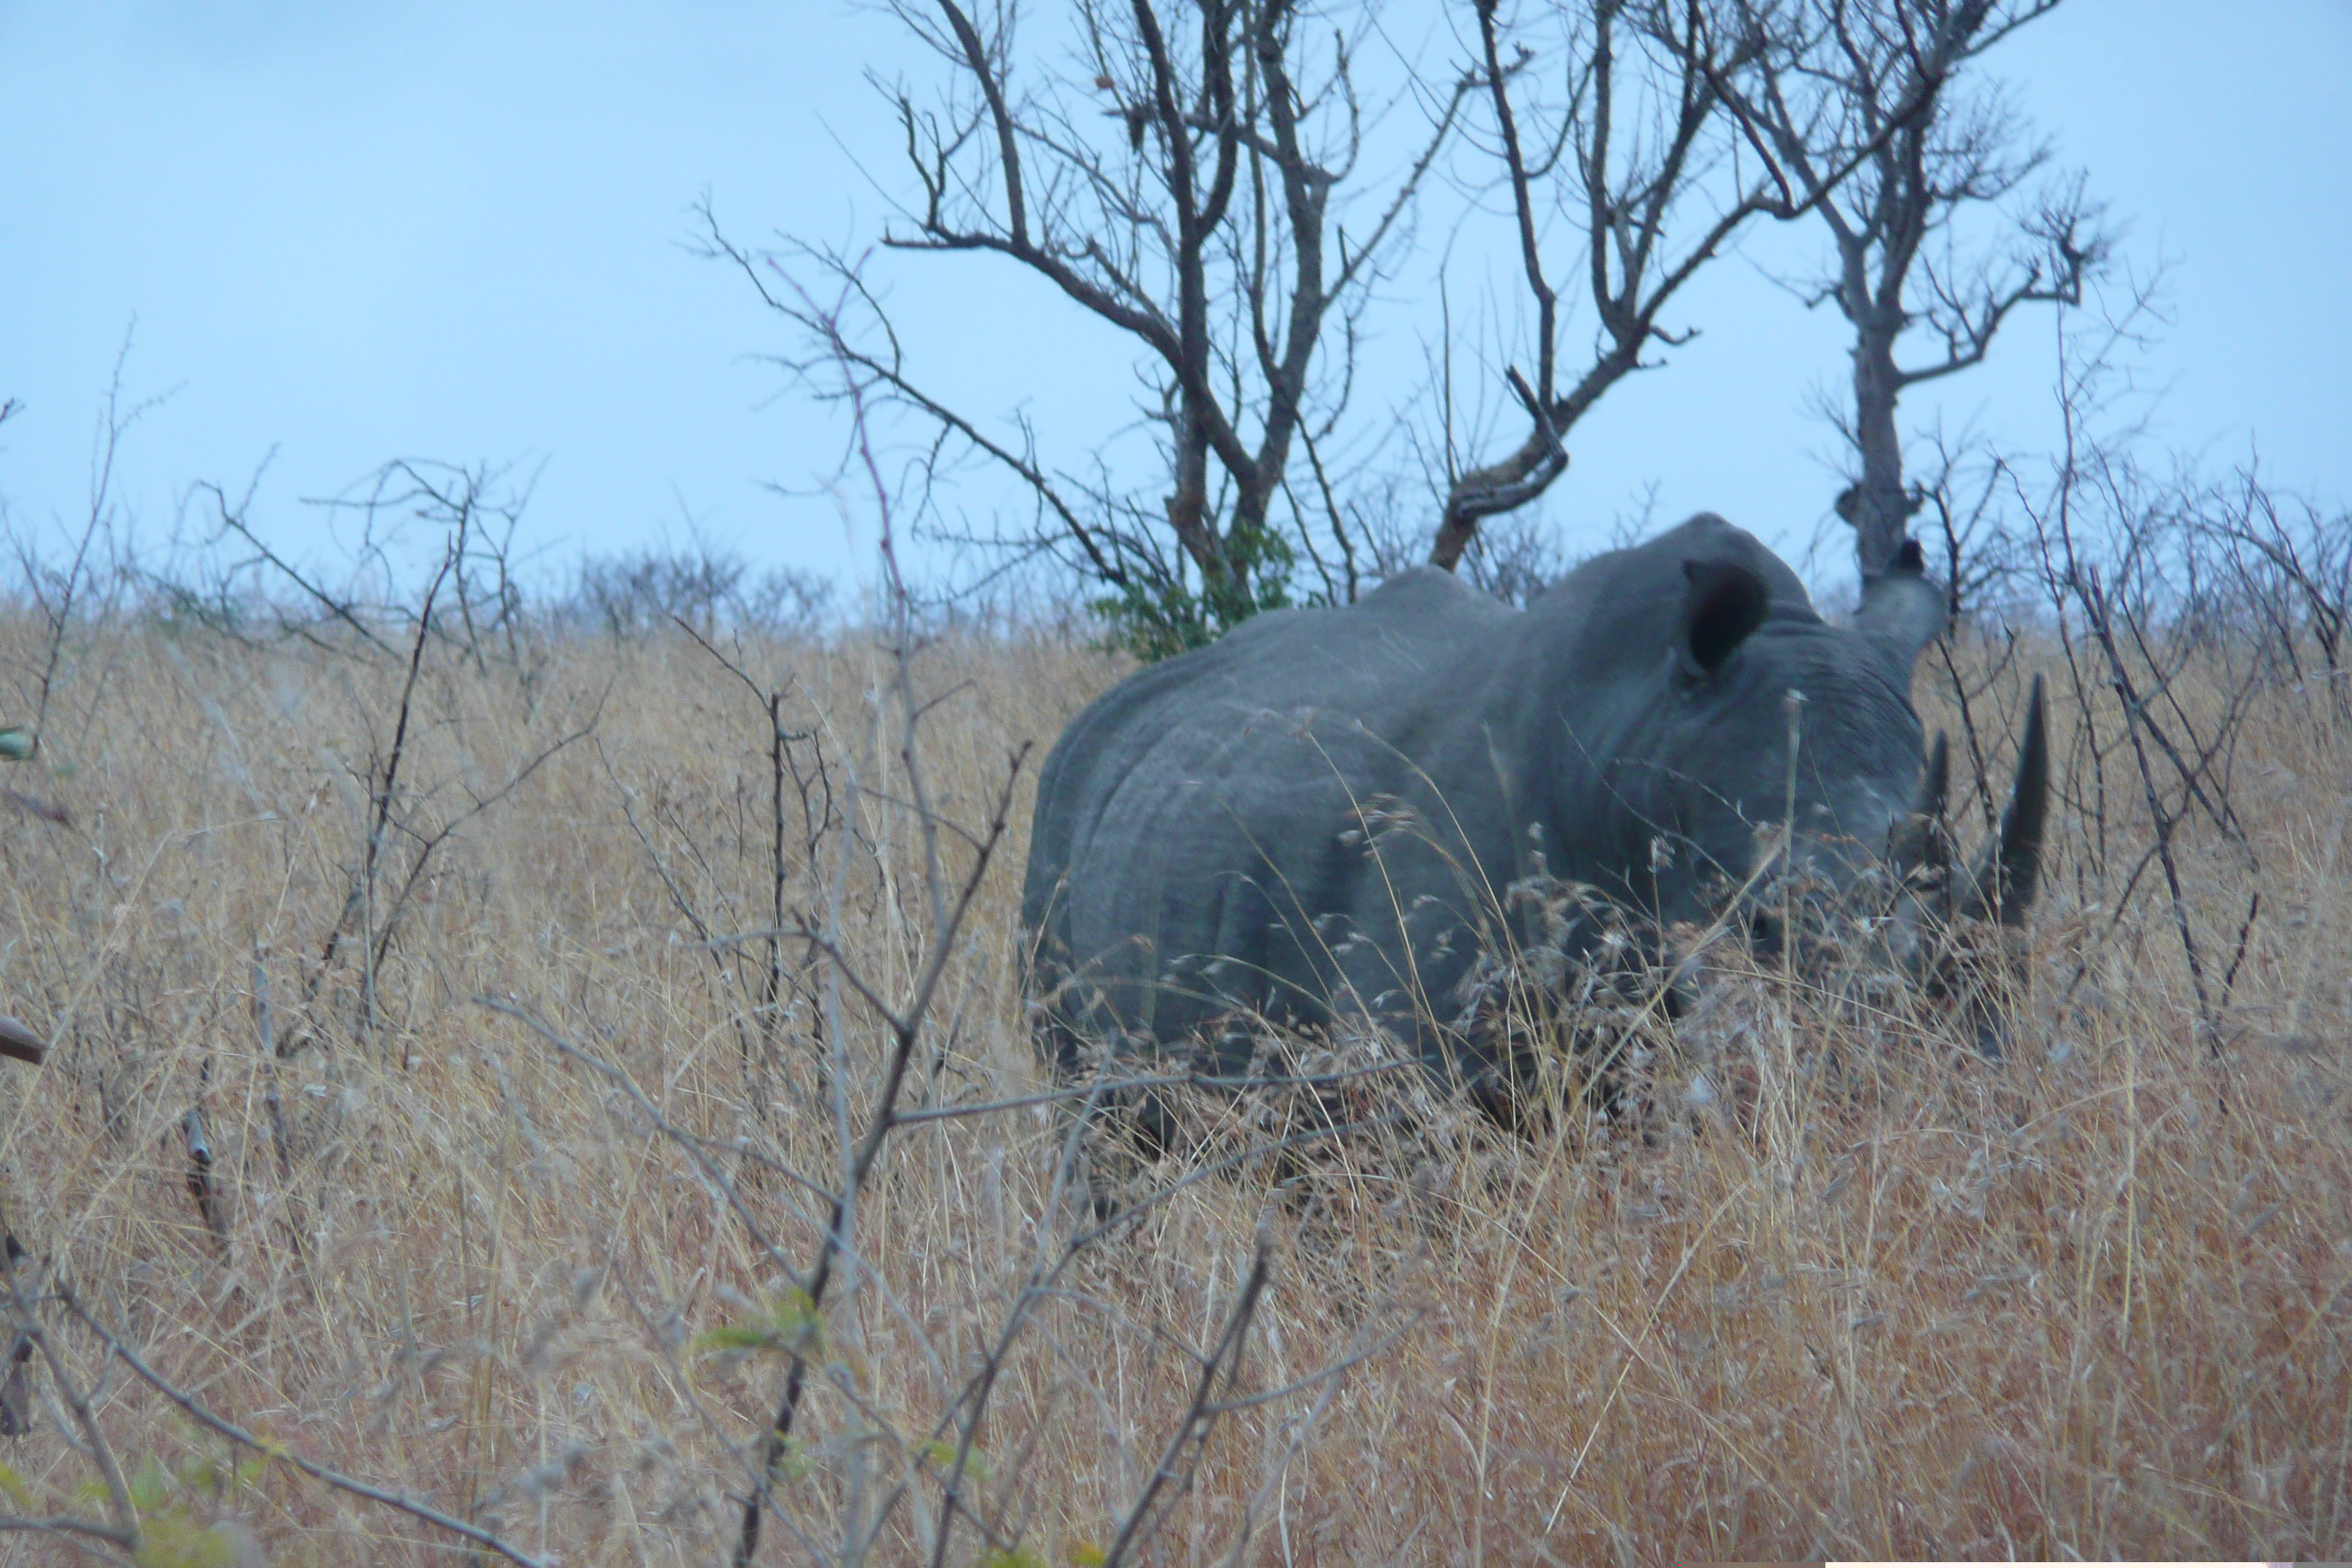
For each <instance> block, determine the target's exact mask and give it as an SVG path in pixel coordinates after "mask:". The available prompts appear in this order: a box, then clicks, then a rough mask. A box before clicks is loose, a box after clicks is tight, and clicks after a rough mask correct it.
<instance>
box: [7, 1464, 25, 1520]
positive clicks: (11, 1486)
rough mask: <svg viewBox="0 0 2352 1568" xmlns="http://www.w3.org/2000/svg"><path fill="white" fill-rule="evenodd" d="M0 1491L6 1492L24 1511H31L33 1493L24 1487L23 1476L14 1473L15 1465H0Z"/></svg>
mask: <svg viewBox="0 0 2352 1568" xmlns="http://www.w3.org/2000/svg"><path fill="white" fill-rule="evenodd" d="M0 1491H5V1492H6V1493H7V1494H8V1495H9V1497H11V1498H13V1499H14V1500H16V1506H17V1507H18V1508H19V1509H22V1510H24V1511H25V1512H26V1513H30V1512H32V1511H33V1494H32V1493H31V1492H30V1491H27V1490H26V1488H25V1478H24V1477H22V1476H20V1475H18V1474H17V1473H16V1468H15V1467H13V1466H9V1465H0Z"/></svg>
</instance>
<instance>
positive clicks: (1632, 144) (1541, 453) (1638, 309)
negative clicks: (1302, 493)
mask: <svg viewBox="0 0 2352 1568" xmlns="http://www.w3.org/2000/svg"><path fill="white" fill-rule="evenodd" d="M1471 8H1472V10H1473V12H1474V13H1475V20H1476V24H1477V45H1478V49H1479V57H1480V58H1479V66H1478V68H1477V70H1476V71H1475V78H1476V81H1477V84H1478V87H1479V89H1480V91H1481V94H1482V97H1483V99H1484V100H1485V104H1486V109H1487V110H1488V111H1489V114H1490V116H1491V119H1490V122H1489V124H1488V125H1487V126H1486V128H1485V130H1486V135H1487V136H1488V137H1489V138H1490V140H1488V141H1486V142H1484V143H1483V144H1482V145H1481V146H1480V148H1479V151H1480V153H1482V154H1483V155H1484V156H1485V157H1486V159H1487V160H1488V161H1487V162H1486V173H1487V174H1488V175H1489V177H1490V178H1491V180H1492V181H1493V183H1494V184H1496V185H1498V186H1499V187H1500V188H1502V189H1504V190H1507V192H1508V194H1509V200H1510V207H1509V211H1510V215H1511V217H1512V220H1513V222H1514V224H1515V226H1516V228H1517V240H1518V252H1519V261H1520V266H1521V268H1522V271H1523V272H1524V275H1525V279H1526V283H1527V289H1528V297H1529V299H1530V300H1532V302H1533V305H1534V308H1535V339H1534V342H1533V343H1532V344H1531V345H1530V348H1531V350H1532V353H1533V354H1534V359H1535V371H1536V374H1535V382H1534V384H1533V385H1529V384H1528V381H1527V380H1526V378H1525V377H1524V376H1523V375H1521V374H1520V373H1519V372H1518V371H1517V369H1516V368H1514V369H1512V370H1511V371H1510V372H1509V373H1508V377H1509V381H1510V385H1511V389H1512V391H1513V393H1514V394H1515V395H1517V398H1518V400H1519V402H1520V404H1521V405H1522V406H1523V407H1524V409H1525V410H1526V412H1527V415H1528V426H1529V428H1528V435H1527V437H1526V438H1525V439H1524V440H1522V441H1521V442H1520V443H1519V445H1518V446H1517V447H1516V448H1515V449H1514V450H1512V451H1511V452H1510V453H1509V454H1508V455H1507V456H1505V457H1504V458H1500V459H1499V460H1497V461H1496V462H1492V463H1488V464H1486V465H1483V466H1480V467H1475V468H1463V467H1460V466H1459V465H1458V464H1457V463H1456V462H1455V461H1454V451H1453V443H1452V441H1451V440H1450V439H1449V440H1448V441H1447V443H1446V448H1447V450H1446V480H1447V483H1446V493H1445V507H1444V516H1443V518H1442V520H1441V521H1440V522H1439V525H1438V530H1437V537H1436V541H1435V542H1434V544H1433V547H1432V549H1431V552H1430V560H1431V561H1432V562H1433V563H1435V564H1437V565H1439V566H1443V567H1444V568H1445V569H1446V570H1448V571H1452V570H1453V569H1454V567H1455V565H1456V564H1458V563H1460V561H1461V560H1462V557H1463V553H1464V552H1465V550H1467V549H1468V548H1469V546H1470V544H1471V542H1472V541H1473V540H1474V539H1475V537H1476V535H1477V531H1478V525H1479V522H1480V521H1481V520H1482V519H1485V518H1488V517H1493V516H1496V515H1497V514H1499V513H1503V512H1508V511H1512V510H1517V508H1519V507H1522V506H1525V505H1527V504H1528V502H1529V501H1532V500H1535V499H1536V498H1537V497H1538V496H1540V495H1542V494H1543V492H1544V491H1545V490H1546V489H1549V487H1550V485H1551V483H1552V481H1553V480H1555V479H1558V478H1559V475H1560V474H1561V473H1562V472H1564V471H1565V470H1566V469H1567V467H1568V452H1567V448H1566V447H1564V446H1563V445H1562V444H1561V438H1562V437H1564V436H1565V435H1566V434H1567V433H1568V431H1569V429H1570V426H1573V425H1575V423H1576V422H1577V421H1578V420H1579V419H1580V418H1582V417H1583V416H1585V415H1586V414H1587V413H1588V412H1590V411H1591V408H1592V406H1593V405H1595V404H1596V403H1598V402H1599V401H1600V400H1601V395H1603V394H1605V393H1606V392H1607V391H1608V390H1609V389H1610V388H1611V387H1612V386H1614V385H1615V384H1617V383H1618V382H1620V381H1622V380H1623V379H1624V378H1625V377H1626V376H1627V375H1629V374H1633V372H1634V371H1636V370H1640V369H1643V368H1646V367H1647V366H1649V365H1653V364H1655V363H1658V362H1657V361H1655V360H1654V359H1651V360H1645V359H1644V358H1643V356H1644V355H1645V354H1650V353H1654V351H1656V350H1657V349H1659V348H1670V347H1673V346H1675V345H1677V344H1680V343H1684V342H1689V341H1690V339H1691V337H1692V336H1694V335H1695V334H1696V329H1695V328H1685V329H1682V330H1680V331H1676V330H1675V329H1673V328H1670V327H1668V326H1665V325H1662V324H1661V322H1660V320H1659V318H1660V316H1661V314H1662V313H1663V312H1664V310H1665V308H1666V306H1667V304H1668V303H1669V302H1670V301H1672V300H1673V299H1674V298H1675V295H1676V294H1677V293H1679V292H1680V291H1681V289H1682V288H1683V286H1684V285H1685V284H1686V283H1688V282H1689V281H1690V280H1691V279H1692V278H1693V277H1695V276H1696V274H1697V273H1698V271H1699V269H1700V268H1703V267H1705V266H1706V263H1707V262H1709V261H1711V260H1713V259H1714V258H1715V257H1717V255H1718V254H1720V253H1721V251H1722V250H1723V248H1724V247H1725V246H1726V245H1727V243H1728V242H1729V241H1730V239H1731V238H1732V237H1733V236H1734V235H1735V234H1737V233H1738V230H1739V229H1740V227H1741V226H1743V225H1745V224H1746V223H1747V222H1748V220H1749V219H1751V218H1754V217H1757V216H1764V215H1770V216H1777V217H1781V218H1790V217H1794V216H1798V215H1799V214H1800V213H1801V212H1802V211H1803V210H1804V207H1805V206H1806V205H1811V201H1813V200H1818V199H1819V198H1818V197H1817V196H1814V195H1811V193H1805V192H1801V190H1800V188H1799V187H1798V185H1797V184H1796V183H1795V182H1792V181H1790V179H1789V178H1788V177H1787V176H1786V174H1784V173H1783V172H1781V171H1780V169H1779V167H1778V165H1777V157H1778V155H1777V153H1773V152H1772V151H1771V150H1769V149H1755V148H1752V147H1750V146H1748V144H1746V143H1744V142H1741V141H1740V140H1739V138H1738V136H1737V135H1736V134H1735V129H1736V128H1735V126H1734V124H1733V122H1732V121H1730V120H1728V119H1727V117H1726V116H1725V115H1724V113H1723V100H1722V95H1721V89H1720V87H1719V85H1718V84H1720V83H1721V82H1723V81H1725V80H1726V79H1728V78H1729V77H1730V76H1732V75H1733V74H1735V73H1737V72H1738V71H1740V70H1742V69H1744V68H1747V67H1748V65H1749V64H1750V62H1751V61H1752V60H1753V59H1754V58H1756V57H1757V56H1758V55H1759V52H1760V51H1761V49H1762V47H1763V44H1762V42H1761V40H1760V39H1758V38H1755V37H1750V36H1749V35H1747V34H1740V35H1738V36H1735V37H1732V38H1731V39H1730V40H1729V41H1728V42H1726V41H1725V40H1724V39H1723V38H1722V37H1720V36H1719V35H1718V33H1717V30H1716V29H1714V28H1713V27H1711V26H1709V21H1708V18H1707V16H1706V14H1705V13H1704V12H1703V11H1702V10H1701V9H1700V8H1699V7H1698V6H1696V5H1675V4H1673V3H1672V0H1655V3H1653V4H1631V5H1629V4H1626V3H1625V0H1545V3H1543V4H1540V5H1534V6H1531V7H1527V8H1524V9H1523V10H1521V11H1519V12H1515V13H1513V14H1506V12H1505V9H1504V7H1503V5H1502V3H1501V0H1473V3H1472V7H1471ZM1530 38H1537V39H1540V40H1545V41H1546V47H1537V46H1536V45H1534V44H1530V43H1529V42H1528V39H1530ZM1506 46H1508V49H1507V51H1506ZM1546 83H1550V84H1553V86H1554V89H1555V90H1554V91H1553V93H1552V95H1551V96H1550V97H1549V98H1546V97H1545V96H1544V94H1543V86H1544V84H1546ZM1476 133H1477V132H1475V130H1474V132H1472V134H1474V135H1475V134H1476ZM1759 153H1761V155H1760V156H1759ZM1553 211H1557V212H1559V214H1561V215H1563V216H1565V218H1566V220H1567V222H1568V224H1569V225H1570V227H1571V228H1572V229H1574V230H1576V231H1577V232H1578V237H1579V238H1578V246H1577V248H1578V250H1579V251H1580V255H1579V256H1577V257H1576V258H1574V260H1573V261H1570V262H1568V263H1565V264H1560V265H1554V264H1549V263H1548V262H1547V260H1546V258H1545V255H1544V240H1545V237H1546V236H1545V229H1546V226H1547V216H1548V215H1549V213H1551V212H1553ZM1576 266H1580V268H1581V270H1582V271H1583V273H1584V279H1585V287H1586V289H1588V290H1589V292H1590V296H1591V302H1592V310H1593V318H1594V327H1593V334H1592V357H1591V361H1590V363H1587V364H1585V366H1584V368H1583V369H1582V370H1581V372H1576V371H1573V370H1570V372H1568V373H1567V374H1563V372H1562V370H1561V367H1560V365H1559V334H1560V327H1561V321H1560V316H1561V301H1560V290H1559V285H1558V283H1557V282H1556V280H1555V277H1554V274H1555V272H1556V271H1560V270H1566V269H1567V268H1570V267H1576ZM1571 376H1572V379H1571Z"/></svg>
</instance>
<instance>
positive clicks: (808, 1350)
mask: <svg viewBox="0 0 2352 1568" xmlns="http://www.w3.org/2000/svg"><path fill="white" fill-rule="evenodd" d="M694 1346H695V1349H697V1350H701V1351H714V1352H721V1353H725V1354H732V1355H756V1354H777V1355H805V1356H817V1355H823V1354H824V1317H823V1316H822V1315H821V1314H820V1313H819V1312H818V1311H817V1310H816V1306H815V1304H814V1302H812V1301H811V1300H809V1297H808V1292H807V1291H805V1290H803V1289H798V1288H794V1289H790V1290H787V1291H785V1292H784V1293H783V1294H782V1295H781V1296H779V1297H777V1298H776V1299H775V1300H773V1301H772V1302H771V1303H769V1306H768V1310H767V1311H766V1312H765V1313H764V1314H762V1315H761V1316H760V1317H756V1318H745V1319H740V1320H738V1321H735V1322H731V1323H722V1324H720V1325H719V1327H717V1328H715V1329H709V1330H705V1331H703V1332H701V1333H699V1334H697V1335H696V1336H695V1339H694Z"/></svg>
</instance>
